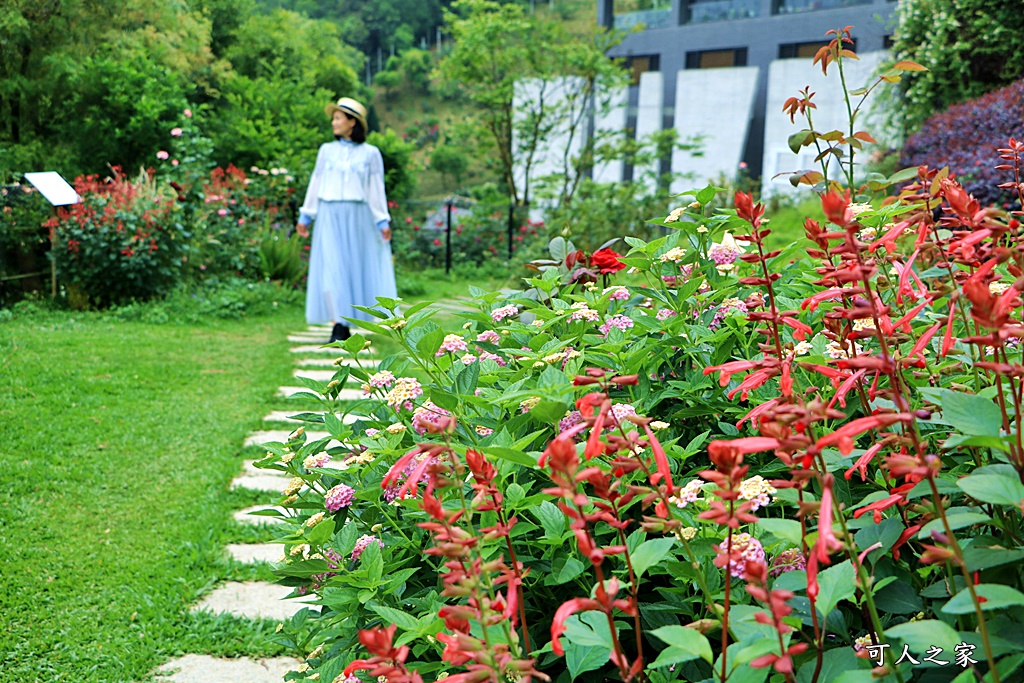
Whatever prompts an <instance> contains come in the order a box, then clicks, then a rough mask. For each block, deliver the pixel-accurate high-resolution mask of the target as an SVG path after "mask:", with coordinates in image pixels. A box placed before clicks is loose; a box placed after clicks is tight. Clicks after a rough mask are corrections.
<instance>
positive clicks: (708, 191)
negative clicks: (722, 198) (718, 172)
mask: <svg viewBox="0 0 1024 683" xmlns="http://www.w3.org/2000/svg"><path fill="white" fill-rule="evenodd" d="M719 189H720V188H717V187H715V186H714V185H711V184H710V183H709V184H708V186H707V187H705V188H704V189H703V190H697V201H698V202H700V203H701V204H707V203H708V202H710V201H711V200H712V199H714V198H715V194H717V193H718V190H719Z"/></svg>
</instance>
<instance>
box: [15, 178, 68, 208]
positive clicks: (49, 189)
mask: <svg viewBox="0 0 1024 683" xmlns="http://www.w3.org/2000/svg"><path fill="white" fill-rule="evenodd" d="M25 179H26V180H28V181H29V182H30V183H32V185H33V186H34V187H35V188H36V189H37V190H39V192H41V193H42V195H43V196H44V197H46V201H48V202H50V204H52V205H54V206H67V205H68V204H77V203H78V202H80V201H82V198H81V197H79V196H78V193H77V192H75V188H73V187H71V186H70V185H68V181H66V180H64V178H62V177H61V175H60V173H57V172H56V171H44V172H43V173H26V174H25Z"/></svg>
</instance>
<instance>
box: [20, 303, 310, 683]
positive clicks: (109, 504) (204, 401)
mask: <svg viewBox="0 0 1024 683" xmlns="http://www.w3.org/2000/svg"><path fill="white" fill-rule="evenodd" d="M0 321H2V322H0V557H2V558H3V559H2V561H0V681H3V682H5V683H6V682H7V681H10V682H12V683H13V682H15V681H17V682H18V683H35V682H39V683H43V682H46V683H49V682H51V681H75V682H76V683H78V682H83V681H96V682H102V683H112V682H114V681H141V680H143V679H145V678H146V676H147V674H148V672H150V671H151V670H152V669H153V668H154V667H156V666H158V665H160V664H162V663H163V662H164V661H166V660H168V659H170V658H171V657H173V656H176V655H179V654H183V653H188V652H195V653H211V654H219V655H228V656H231V655H243V654H249V655H270V654H274V653H276V650H275V647H274V646H271V645H269V644H268V643H267V642H266V641H265V639H264V635H265V633H266V632H268V631H269V630H272V629H273V628H274V624H272V623H269V622H268V623H263V624H257V625H256V626H255V627H254V626H253V624H252V623H250V622H246V621H243V620H236V619H234V618H229V617H218V618H214V617H210V616H195V615H192V614H190V613H189V611H188V610H189V606H190V605H192V604H194V603H195V602H196V600H197V599H198V598H199V597H200V596H201V595H202V594H204V593H206V592H208V591H210V590H212V589H213V587H214V586H215V584H216V583H217V582H219V581H222V580H227V579H235V580H242V579H247V578H257V577H262V578H268V579H269V578H270V575H269V572H267V570H266V569H258V568H251V567H246V566H243V565H238V564H234V563H232V562H231V561H230V560H228V559H227V557H226V556H225V554H224V545H225V544H227V543H231V542H246V541H261V540H267V539H268V538H269V537H270V535H269V534H268V533H267V532H265V531H263V530H260V529H258V528H249V527H242V526H241V525H239V524H237V523H236V522H234V521H233V520H232V518H231V513H232V511H234V510H236V509H239V508H241V507H244V506H246V505H252V504H254V503H256V502H269V500H270V497H269V496H268V494H256V493H251V492H241V491H236V492H229V491H228V490H227V487H228V483H229V482H230V480H231V479H232V477H234V476H235V475H236V474H238V473H239V471H240V467H241V458H240V455H239V454H240V451H241V445H242V442H243V440H244V437H245V435H246V434H247V433H248V432H249V431H251V430H253V429H256V428H259V426H260V422H261V418H262V416H263V415H264V414H265V411H267V410H268V409H269V408H271V407H272V406H273V404H274V403H275V400H274V399H273V395H274V393H275V389H276V387H277V386H278V385H280V384H282V383H287V382H288V380H289V377H290V374H291V370H292V367H291V363H290V358H289V354H288V350H287V349H288V342H287V341H286V340H285V336H286V333H287V332H289V331H292V330H295V329H301V328H302V327H303V326H304V322H303V320H302V316H301V310H300V309H299V308H297V307H294V306H293V307H288V308H286V307H282V309H281V310H278V311H276V312H274V313H273V314H271V315H268V316H265V317H261V318H257V319H253V320H239V321H215V322H211V323H208V324H204V325H201V326H186V325H176V324H165V325H152V324H145V323H139V322H119V321H117V320H116V319H114V318H113V317H112V316H109V315H106V316H104V315H99V314H80V313H75V314H73V313H66V312H57V313H50V312H46V311H42V312H36V313H34V314H32V315H29V316H15V317H14V319H13V320H12V319H10V317H6V318H4V317H0Z"/></svg>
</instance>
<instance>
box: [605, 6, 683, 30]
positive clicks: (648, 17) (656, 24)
mask: <svg viewBox="0 0 1024 683" xmlns="http://www.w3.org/2000/svg"><path fill="white" fill-rule="evenodd" d="M613 24H614V26H615V28H616V29H618V30H620V31H628V30H629V29H631V28H633V27H634V26H640V25H643V26H646V27H647V28H649V29H652V28H668V27H670V26H671V25H672V8H671V7H664V8H662V9H649V10H643V11H640V12H624V13H622V14H616V15H615V17H614V20H613Z"/></svg>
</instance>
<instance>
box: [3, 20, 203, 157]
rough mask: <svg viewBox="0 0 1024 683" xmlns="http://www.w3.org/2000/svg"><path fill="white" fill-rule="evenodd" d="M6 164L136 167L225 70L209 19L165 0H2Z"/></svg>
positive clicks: (153, 150) (4, 151) (4, 146)
mask: <svg viewBox="0 0 1024 683" xmlns="http://www.w3.org/2000/svg"><path fill="white" fill-rule="evenodd" d="M0 35H2V36H3V39H2V40H0V174H3V175H7V174H9V173H12V172H24V171H27V170H31V169H32V168H42V167H44V166H45V167H50V168H54V167H55V166H54V165H55V164H56V165H57V166H56V167H57V168H59V169H60V170H62V171H63V172H64V173H66V174H69V175H77V174H79V173H81V172H100V171H104V170H106V166H107V164H120V165H123V166H127V167H137V166H138V165H139V164H142V163H145V162H147V161H148V160H149V159H150V158H151V155H152V153H155V152H156V148H154V147H152V145H154V144H155V138H154V136H155V135H156V134H157V133H156V132H157V131H161V130H163V129H164V128H165V127H166V126H167V124H168V123H169V122H170V121H171V120H172V118H173V113H174V110H175V109H177V108H178V107H179V106H181V104H182V103H183V102H184V101H185V98H192V97H195V96H197V95H199V94H201V93H202V92H204V91H206V90H208V89H210V88H214V87H216V83H217V80H218V79H219V77H220V75H221V74H222V72H223V69H222V66H221V65H220V64H219V63H218V62H217V60H216V59H215V58H214V56H213V55H212V53H211V52H210V49H209V42H210V25H209V22H208V21H206V20H204V19H203V18H202V17H200V16H198V15H196V14H195V13H193V12H192V11H190V10H189V8H188V7H187V6H186V5H184V4H182V3H166V2H160V1H158V0H67V1H65V2H38V0H8V1H7V2H4V3H3V4H2V5H0Z"/></svg>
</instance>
